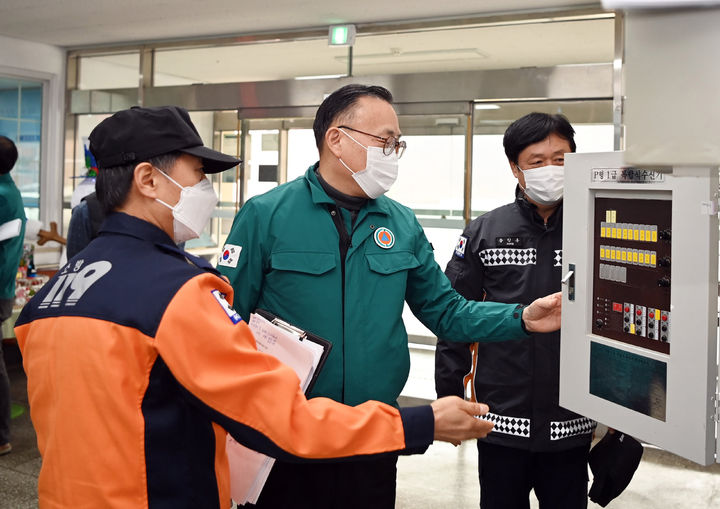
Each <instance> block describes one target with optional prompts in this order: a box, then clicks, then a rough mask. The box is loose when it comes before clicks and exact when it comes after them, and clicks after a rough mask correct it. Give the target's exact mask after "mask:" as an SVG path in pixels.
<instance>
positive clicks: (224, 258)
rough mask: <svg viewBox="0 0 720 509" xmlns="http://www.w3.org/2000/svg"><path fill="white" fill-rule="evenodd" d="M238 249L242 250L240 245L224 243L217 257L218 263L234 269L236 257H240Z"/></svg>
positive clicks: (236, 262) (236, 261)
mask: <svg viewBox="0 0 720 509" xmlns="http://www.w3.org/2000/svg"><path fill="white" fill-rule="evenodd" d="M240 251H242V246H236V245H235V244H225V246H224V247H223V250H222V253H220V257H219V258H218V265H222V266H223V267H231V268H233V269H234V268H235V267H237V264H238V259H239V258H240Z"/></svg>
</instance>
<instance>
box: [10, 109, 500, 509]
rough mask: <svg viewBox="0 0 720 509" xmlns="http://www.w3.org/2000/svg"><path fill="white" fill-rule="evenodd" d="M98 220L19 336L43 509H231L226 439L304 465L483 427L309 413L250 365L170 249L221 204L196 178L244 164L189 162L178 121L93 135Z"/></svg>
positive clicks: (188, 144) (127, 119)
mask: <svg viewBox="0 0 720 509" xmlns="http://www.w3.org/2000/svg"><path fill="white" fill-rule="evenodd" d="M90 149H91V151H92V152H93V154H94V155H95V156H96V158H97V161H98V166H99V175H98V179H97V185H96V189H97V196H98V198H99V201H100V203H101V204H102V205H103V207H104V209H105V212H106V213H107V218H106V220H105V223H104V225H103V227H102V228H101V230H100V233H99V236H98V237H97V238H96V239H94V240H93V241H92V242H91V243H90V244H89V245H88V247H87V248H85V249H84V250H83V251H81V252H80V253H78V254H77V255H76V256H75V257H73V258H71V259H70V260H69V261H68V263H67V264H66V265H65V266H63V267H61V268H60V270H59V271H58V273H57V274H56V275H55V276H54V277H53V278H52V279H51V280H50V281H49V282H48V283H47V284H46V285H45V286H44V287H43V288H42V290H41V291H40V292H38V294H37V295H36V296H35V297H34V298H33V299H32V300H31V301H30V302H29V303H28V304H27V305H26V306H25V308H24V309H23V311H22V313H21V315H20V317H19V319H18V321H17V324H16V328H15V332H16V335H17V338H18V342H19V345H20V348H21V350H22V354H23V362H24V368H25V372H26V373H27V379H28V397H29V402H30V411H31V416H32V420H33V425H34V426H35V430H36V432H37V439H38V448H39V450H40V454H41V455H42V467H41V470H40V475H39V479H38V490H39V503H40V507H52V508H73V509H76V508H80V507H93V508H100V507H102V508H113V507H117V508H133V509H136V508H165V507H173V508H174V509H178V508H192V509H198V508H211V507H212V508H227V507H230V505H231V501H230V494H229V473H228V460H227V455H226V451H225V444H226V432H228V433H230V434H231V435H232V436H233V437H234V438H235V439H236V440H237V441H239V442H240V443H242V444H244V445H246V446H248V447H250V448H252V449H255V450H257V451H260V452H262V453H264V454H268V455H271V456H274V457H277V458H284V459H286V460H293V461H302V459H303V458H306V459H327V458H336V457H346V456H352V455H359V454H362V455H370V454H379V453H387V452H389V451H398V450H405V451H411V450H414V449H419V450H422V449H423V448H426V447H427V446H428V445H429V444H430V443H431V442H432V440H433V437H434V438H436V439H440V440H446V441H450V442H453V443H458V442H459V441H460V440H463V439H465V438H469V437H477V436H484V435H485V434H487V433H488V431H489V430H490V428H491V425H490V424H489V423H488V422H487V421H483V420H480V419H477V418H475V417H474V415H482V414H484V413H485V412H487V406H485V405H479V404H478V405H474V404H471V403H468V402H464V401H462V400H460V399H459V398H445V399H443V400H439V401H435V402H433V403H432V405H426V406H422V407H415V408H407V409H402V410H398V409H395V408H393V407H392V406H390V405H386V404H382V403H378V402H369V403H367V404H364V405H360V406H358V407H355V408H353V407H349V406H345V405H342V404H339V403H335V402H333V401H330V400H328V399H315V400H313V401H308V400H307V399H306V398H305V396H304V395H303V393H302V391H301V388H300V383H299V380H298V378H297V376H296V375H295V372H294V371H293V370H292V369H291V368H289V367H287V366H284V365H283V364H281V363H280V362H278V361H277V360H276V359H275V358H274V357H271V356H268V355H265V354H262V353H259V352H258V351H257V349H256V345H255V340H254V338H253V336H252V333H251V332H250V330H249V328H248V327H247V325H246V323H245V322H244V321H243V319H242V318H241V317H240V316H239V315H238V314H237V313H236V312H235V311H233V310H232V308H231V307H230V304H231V303H232V297H233V290H232V288H231V286H230V285H229V284H228V283H227V282H226V280H224V279H223V278H221V277H220V275H219V273H218V272H217V271H215V269H213V268H212V267H211V266H210V265H209V264H208V263H207V262H205V261H204V260H202V259H200V258H197V257H195V256H192V255H191V254H189V253H187V252H185V251H183V250H181V249H180V248H178V247H177V245H176V243H178V242H182V241H185V240H188V239H190V238H194V237H197V236H198V235H199V233H200V232H201V231H202V230H203V229H204V228H205V225H206V224H207V221H208V219H209V217H210V215H211V213H212V212H213V210H214V208H215V206H216V204H217V195H216V194H215V192H214V189H213V187H212V184H211V183H210V182H209V180H208V179H207V178H206V174H209V173H216V172H220V171H223V170H226V169H229V168H231V167H233V166H235V165H237V164H239V163H240V161H238V160H236V159H235V158H232V157H229V156H226V155H224V154H221V153H219V152H215V151H213V150H210V149H208V148H206V147H204V146H203V144H202V140H201V138H200V136H199V135H198V133H197V130H196V129H195V127H194V126H193V124H192V122H191V121H190V117H189V116H188V113H187V111H185V110H183V109H181V108H178V107H172V106H170V107H159V108H132V109H130V110H124V111H120V112H118V113H116V114H115V115H113V116H112V117H109V118H108V119H105V120H103V121H102V122H101V123H100V124H99V125H98V126H97V127H96V128H95V129H94V130H93V132H92V133H91V135H90Z"/></svg>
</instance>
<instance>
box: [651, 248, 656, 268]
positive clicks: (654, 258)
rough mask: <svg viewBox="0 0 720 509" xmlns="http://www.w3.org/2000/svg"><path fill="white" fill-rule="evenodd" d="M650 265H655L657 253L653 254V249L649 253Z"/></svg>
mask: <svg viewBox="0 0 720 509" xmlns="http://www.w3.org/2000/svg"><path fill="white" fill-rule="evenodd" d="M650 265H652V266H653V267H655V266H656V265H657V255H656V254H655V251H653V252H651V253H650Z"/></svg>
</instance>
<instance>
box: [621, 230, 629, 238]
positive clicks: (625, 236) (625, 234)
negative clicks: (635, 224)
mask: <svg viewBox="0 0 720 509" xmlns="http://www.w3.org/2000/svg"><path fill="white" fill-rule="evenodd" d="M622 238H623V240H627V238H628V231H627V228H623V229H622Z"/></svg>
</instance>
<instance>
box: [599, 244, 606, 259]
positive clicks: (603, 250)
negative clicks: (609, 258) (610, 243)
mask: <svg viewBox="0 0 720 509" xmlns="http://www.w3.org/2000/svg"><path fill="white" fill-rule="evenodd" d="M600 259H601V260H604V259H605V248H604V247H601V248H600Z"/></svg>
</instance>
